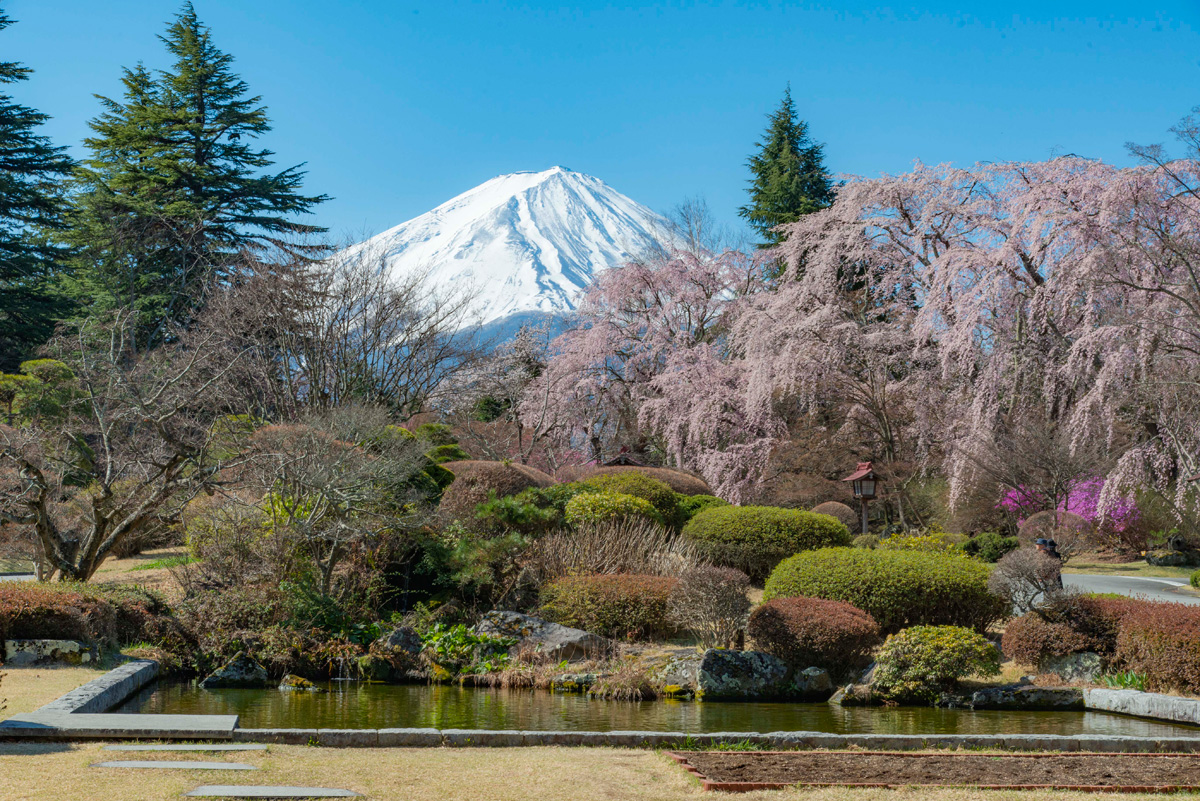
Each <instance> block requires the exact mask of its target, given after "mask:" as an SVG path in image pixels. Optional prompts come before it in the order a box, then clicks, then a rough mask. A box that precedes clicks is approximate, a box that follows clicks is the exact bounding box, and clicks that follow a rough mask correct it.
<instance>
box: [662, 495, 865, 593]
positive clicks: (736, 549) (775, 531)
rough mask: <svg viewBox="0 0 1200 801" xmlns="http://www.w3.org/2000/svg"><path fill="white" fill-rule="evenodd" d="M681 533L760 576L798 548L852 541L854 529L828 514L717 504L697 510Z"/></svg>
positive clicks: (712, 557) (711, 555)
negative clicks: (852, 530) (851, 533)
mask: <svg viewBox="0 0 1200 801" xmlns="http://www.w3.org/2000/svg"><path fill="white" fill-rule="evenodd" d="M683 535H684V536H685V537H687V538H688V539H689V540H691V541H692V543H694V544H695V545H696V548H697V549H698V550H699V551H700V554H701V556H703V557H704V558H706V559H708V560H709V561H711V562H712V563H713V564H717V565H721V566H722V567H736V568H737V569H738V570H741V571H743V572H745V573H746V574H747V575H749V576H750V578H752V579H755V580H762V579H763V578H764V577H765V576H766V575H767V574H768V573H769V572H770V571H771V568H773V567H775V565H777V564H779V562H780V560H782V559H784V558H786V557H788V556H791V555H792V554H794V553H797V552H799V551H810V550H814V549H816V548H827V547H829V546H836V545H849V544H850V530H849V529H847V528H846V526H844V525H843V524H842V523H841V521H839V520H838V519H837V518H835V517H830V516H829V515H818V514H813V513H812V512H806V511H803V510H801V509H781V508H779V507H775V506H713V507H709V508H707V509H704V510H702V511H701V512H699V513H697V514H696V516H695V517H693V518H692V519H691V520H689V521H688V523H687V525H686V526H684V527H683Z"/></svg>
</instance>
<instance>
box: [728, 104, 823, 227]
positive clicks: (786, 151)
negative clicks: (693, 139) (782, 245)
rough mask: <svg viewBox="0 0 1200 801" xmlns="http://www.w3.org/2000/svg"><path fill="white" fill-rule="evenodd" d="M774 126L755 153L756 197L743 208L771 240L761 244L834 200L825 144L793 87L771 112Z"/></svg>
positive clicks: (741, 211)
mask: <svg viewBox="0 0 1200 801" xmlns="http://www.w3.org/2000/svg"><path fill="white" fill-rule="evenodd" d="M767 119H769V120H770V125H768V126H767V130H766V133H765V134H764V136H763V139H762V141H761V142H760V143H759V146H758V152H757V153H755V154H754V155H752V156H751V157H750V160H749V161H748V162H747V165H748V166H749V167H750V172H751V174H752V176H753V177H752V178H751V179H750V202H749V203H748V204H746V205H745V206H742V208H741V209H739V210H738V213H739V214H740V215H741V216H742V217H744V218H745V219H746V220H747V222H749V223H750V225H751V227H753V228H754V230H756V231H758V232H759V234H761V235H762V237H763V239H764V240H765V241H764V242H763V243H762V244H761V245H760V247H771V246H773V245H777V244H779V242H780V240H781V238H782V237H781V236H780V235H779V234H778V233H776V232H775V231H774V230H773V229H774V228H775V227H776V226H778V225H783V224H784V223H789V222H795V221H796V220H798V219H800V217H801V216H803V215H805V214H811V213H812V212H814V211H820V210H821V209H823V208H826V207H827V206H829V205H830V204H831V203H833V197H834V192H835V186H834V182H833V177H832V176H831V175H830V174H829V170H828V169H826V168H825V153H824V147H823V146H822V145H820V144H817V143H816V142H813V141H812V139H811V138H810V137H809V135H808V123H806V122H805V121H804V120H801V119H798V118H797V116H796V104H795V103H794V102H792V88H791V86H789V87H788V88H787V89H786V90H785V91H784V93H783V101H782V102H781V103H780V104H779V108H778V109H776V110H775V111H774V112H773V113H772V114H770V115H768V117H767Z"/></svg>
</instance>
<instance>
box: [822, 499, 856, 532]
mask: <svg viewBox="0 0 1200 801" xmlns="http://www.w3.org/2000/svg"><path fill="white" fill-rule="evenodd" d="M810 511H811V512H812V513H813V514H818V515H829V516H830V517H836V518H837V519H838V520H841V521H842V524H843V525H844V526H845V527H846V528H848V529H850V532H851V533H854V532H856V531H861V530H862V519H861V518H860V517H859V515H858V512H856V511H854V510H853V509H851V508H850V507H849V506H847V505H846V504H844V503H841V502H839V501H825V503H819V504H817V505H816V506H814V507H813V508H812V509H811V510H810Z"/></svg>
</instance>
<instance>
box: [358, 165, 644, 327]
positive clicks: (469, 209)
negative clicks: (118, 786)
mask: <svg viewBox="0 0 1200 801" xmlns="http://www.w3.org/2000/svg"><path fill="white" fill-rule="evenodd" d="M665 224H666V222H665V220H664V219H663V218H662V217H660V216H659V215H658V214H655V213H654V212H653V211H651V210H650V209H648V208H646V207H645V206H643V205H641V204H640V203H637V202H636V201H633V200H630V199H629V198H627V197H626V196H625V195H622V194H621V193H620V192H617V191H616V190H615V189H613V188H612V187H610V186H609V185H608V184H606V183H604V182H603V181H601V180H600V179H598V178H593V177H592V176H590V175H584V174H583V173H578V172H572V171H571V170H568V169H566V168H564V167H553V168H551V169H549V170H545V171H543V172H515V173H512V174H509V175H501V176H499V177H497V178H493V179H492V180H490V181H487V182H486V183H483V184H480V185H479V186H477V187H475V188H474V189H471V190H469V191H467V192H464V193H463V194H461V195H459V196H458V197H456V198H453V199H451V200H448V201H446V202H445V203H443V204H442V205H440V206H438V207H437V208H436V209H433V210H432V211H429V212H426V213H425V214H422V215H421V216H420V217H416V218H414V219H411V220H409V221H408V222H405V223H401V224H400V225H397V226H396V227H395V228H392V229H391V230H388V231H384V232H383V233H382V234H379V235H378V236H375V237H372V238H371V239H368V240H367V241H365V242H362V243H360V244H359V245H356V246H355V247H354V248H353V249H352V250H358V249H367V250H368V252H371V253H372V254H378V256H373V257H378V258H382V259H383V263H384V265H385V267H386V269H387V270H389V271H390V272H391V273H392V274H393V275H404V274H408V273H410V272H412V271H418V270H424V271H428V273H429V277H430V279H431V281H432V282H433V283H434V285H435V286H456V287H461V286H463V282H470V284H471V285H472V286H473V287H475V289H476V290H477V291H478V292H479V302H478V303H479V305H478V311H479V316H480V322H482V323H485V324H489V323H490V324H496V323H499V324H500V327H501V328H507V327H508V326H506V325H505V324H504V322H505V321H507V320H508V319H509V318H513V319H533V318H538V317H540V316H542V315H555V316H557V315H559V314H562V313H564V312H568V311H570V310H572V309H574V308H575V306H576V303H577V301H578V295H579V292H580V290H582V289H584V288H586V287H587V286H588V284H590V283H591V281H592V278H593V277H594V276H595V274H596V273H597V272H598V271H600V270H604V269H606V268H608V267H612V266H614V265H617V264H621V263H623V262H626V261H628V260H629V259H631V258H634V257H636V256H640V255H642V254H644V253H645V252H647V251H648V250H650V249H652V248H653V247H654V246H655V245H656V243H657V241H658V240H659V239H660V238H661V236H662V232H663V230H664V226H665ZM530 312H537V313H538V314H529V313H530ZM514 315H516V316H517V317H514ZM493 327H495V326H493Z"/></svg>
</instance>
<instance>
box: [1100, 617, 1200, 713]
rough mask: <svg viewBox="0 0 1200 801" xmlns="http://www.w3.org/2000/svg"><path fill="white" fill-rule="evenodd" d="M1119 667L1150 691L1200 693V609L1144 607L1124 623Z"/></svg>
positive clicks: (1121, 634) (1123, 621)
mask: <svg viewBox="0 0 1200 801" xmlns="http://www.w3.org/2000/svg"><path fill="white" fill-rule="evenodd" d="M1115 656H1116V660H1115V661H1116V663H1117V664H1118V665H1119V666H1120V667H1121V668H1122V669H1123V670H1129V671H1132V672H1134V673H1140V674H1142V675H1143V676H1145V677H1146V689H1148V690H1173V691H1176V692H1185V693H1197V692H1200V607H1196V606H1188V605H1186V604H1177V603H1159V604H1150V603H1144V604H1142V605H1141V606H1139V607H1137V608H1135V609H1132V610H1130V611H1129V613H1128V614H1126V615H1125V616H1124V617H1123V618H1122V619H1121V625H1120V633H1119V634H1118V635H1117V644H1116V655H1115Z"/></svg>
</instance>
